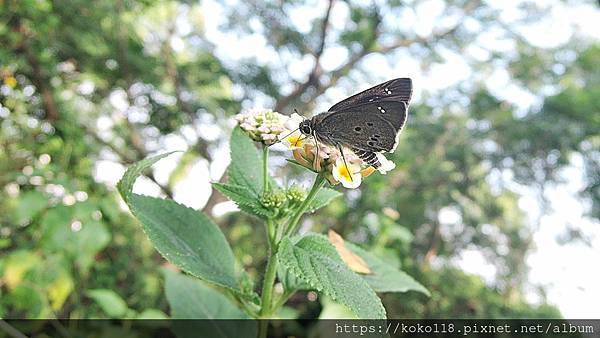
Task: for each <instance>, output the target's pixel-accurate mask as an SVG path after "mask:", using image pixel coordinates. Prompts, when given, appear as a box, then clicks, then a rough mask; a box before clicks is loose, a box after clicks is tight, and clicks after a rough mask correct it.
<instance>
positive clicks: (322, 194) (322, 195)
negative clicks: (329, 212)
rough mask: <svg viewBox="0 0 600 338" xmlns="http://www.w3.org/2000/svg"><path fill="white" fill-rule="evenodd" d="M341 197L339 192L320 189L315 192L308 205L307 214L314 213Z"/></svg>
mask: <svg viewBox="0 0 600 338" xmlns="http://www.w3.org/2000/svg"><path fill="white" fill-rule="evenodd" d="M342 195H343V194H342V193H341V192H339V191H336V190H333V189H329V188H321V190H319V191H318V192H317V194H316V195H315V197H314V199H313V200H312V201H311V202H310V204H309V205H308V209H307V210H308V211H309V212H314V211H316V210H317V209H320V208H322V207H324V206H326V205H327V204H329V202H331V201H332V200H333V199H334V198H336V197H340V196H342Z"/></svg>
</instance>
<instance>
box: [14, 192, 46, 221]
mask: <svg viewBox="0 0 600 338" xmlns="http://www.w3.org/2000/svg"><path fill="white" fill-rule="evenodd" d="M48 202H49V201H48V197H46V196H45V195H44V194H43V193H41V192H39V191H36V190H31V191H26V192H24V193H23V194H21V196H20V197H19V201H18V203H19V204H18V205H17V208H16V210H15V211H14V214H13V215H14V216H13V217H14V221H15V223H17V224H22V225H24V224H27V223H29V222H31V220H32V219H33V218H34V217H35V216H37V215H38V214H39V213H40V212H41V211H42V210H44V209H45V208H46V207H47V206H48Z"/></svg>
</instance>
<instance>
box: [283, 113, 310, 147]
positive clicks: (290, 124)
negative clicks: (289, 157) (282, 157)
mask: <svg viewBox="0 0 600 338" xmlns="http://www.w3.org/2000/svg"><path fill="white" fill-rule="evenodd" d="M303 120H304V119H303V118H302V116H300V115H298V114H296V113H294V114H292V116H290V117H289V118H288V119H287V120H286V121H285V123H284V127H285V129H284V130H283V132H281V134H279V136H278V138H279V139H281V140H282V142H283V144H285V145H286V146H287V147H288V148H289V149H291V150H294V149H298V148H302V146H303V145H304V142H306V139H307V136H306V135H304V134H302V133H301V132H300V130H299V129H298V125H299V124H300V122H302V121H303Z"/></svg>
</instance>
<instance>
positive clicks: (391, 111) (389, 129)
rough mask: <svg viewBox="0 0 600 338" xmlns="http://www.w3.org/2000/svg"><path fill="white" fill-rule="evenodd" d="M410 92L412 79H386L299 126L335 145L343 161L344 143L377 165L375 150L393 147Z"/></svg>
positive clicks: (368, 161)
mask: <svg viewBox="0 0 600 338" xmlns="http://www.w3.org/2000/svg"><path fill="white" fill-rule="evenodd" d="M411 96H412V81H411V79H409V78H398V79H393V80H389V81H387V82H384V83H381V84H379V85H377V86H375V87H372V88H369V89H367V90H365V91H362V92H360V93H358V94H355V95H353V96H350V97H349V98H347V99H345V100H342V101H340V102H338V103H336V104H334V105H333V106H332V107H331V108H329V110H328V111H327V112H324V113H320V114H318V115H315V116H313V117H312V118H311V119H307V120H304V121H302V122H300V124H299V125H298V129H299V130H300V132H301V133H302V134H304V135H306V137H309V136H312V137H313V138H314V139H315V141H316V142H322V143H324V144H327V145H329V146H333V147H336V148H338V150H339V151H340V153H341V154H342V158H343V159H344V162H346V159H345V158H344V153H343V148H344V147H345V148H348V149H350V150H351V151H352V152H354V153H355V154H356V155H357V156H358V157H359V158H360V159H361V160H363V162H365V163H367V164H369V165H371V166H373V167H374V168H375V169H377V168H379V167H381V163H380V162H379V159H378V157H377V154H381V153H384V152H394V150H396V146H397V145H398V138H399V135H400V132H401V131H402V127H403V126H404V124H405V123H406V116H407V112H408V104H409V102H410V98H411ZM317 149H318V147H317ZM346 166H347V164H346Z"/></svg>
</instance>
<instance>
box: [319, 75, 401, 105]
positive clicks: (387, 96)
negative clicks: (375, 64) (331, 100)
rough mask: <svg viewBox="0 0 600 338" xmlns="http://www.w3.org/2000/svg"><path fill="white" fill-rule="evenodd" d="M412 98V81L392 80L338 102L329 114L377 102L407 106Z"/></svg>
mask: <svg viewBox="0 0 600 338" xmlns="http://www.w3.org/2000/svg"><path fill="white" fill-rule="evenodd" d="M411 96H412V81H411V79H409V78H398V79H393V80H390V81H387V82H384V83H382V84H379V85H377V86H375V87H372V88H369V89H367V90H365V91H362V92H360V93H358V94H355V95H353V96H350V97H349V98H347V99H345V100H343V101H340V102H338V103H336V104H335V105H333V106H332V107H331V108H329V111H330V112H342V111H344V110H347V109H352V108H353V107H354V106H356V105H360V104H365V103H371V102H377V101H402V102H405V103H406V105H407V106H408V103H409V102H410V98H411Z"/></svg>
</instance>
